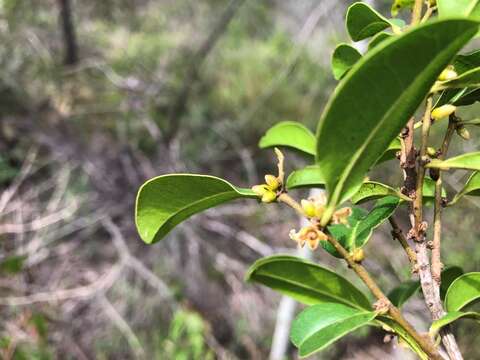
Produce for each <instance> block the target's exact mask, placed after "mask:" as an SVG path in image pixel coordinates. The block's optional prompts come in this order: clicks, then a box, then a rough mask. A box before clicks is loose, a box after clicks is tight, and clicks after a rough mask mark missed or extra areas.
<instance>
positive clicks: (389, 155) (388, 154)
mask: <svg viewBox="0 0 480 360" xmlns="http://www.w3.org/2000/svg"><path fill="white" fill-rule="evenodd" d="M401 148H402V145H401V143H400V139H399V138H395V139H393V141H392V142H391V143H390V145H388V148H387V150H385V152H384V153H383V154H382V156H381V157H380V159H378V160H377V162H376V164H380V163H382V162H384V161H388V160H392V159H396V158H397V153H398V152H399V151H400V149H401Z"/></svg>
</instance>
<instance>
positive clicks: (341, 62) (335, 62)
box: [332, 44, 362, 80]
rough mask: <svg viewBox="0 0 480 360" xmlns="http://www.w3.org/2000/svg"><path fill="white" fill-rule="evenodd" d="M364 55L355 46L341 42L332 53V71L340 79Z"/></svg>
mask: <svg viewBox="0 0 480 360" xmlns="http://www.w3.org/2000/svg"><path fill="white" fill-rule="evenodd" d="M361 57H362V54H360V53H359V52H358V50H357V49H355V48H354V47H353V46H350V45H348V44H340V45H338V46H337V47H336V48H335V51H334V52H333V55H332V73H333V77H334V78H335V79H336V80H340V79H341V78H343V77H344V76H345V74H346V73H347V72H348V70H350V69H351V68H352V66H353V65H355V63H356V62H357V61H358V60H359V59H360V58H361Z"/></svg>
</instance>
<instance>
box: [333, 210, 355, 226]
mask: <svg viewBox="0 0 480 360" xmlns="http://www.w3.org/2000/svg"><path fill="white" fill-rule="evenodd" d="M350 215H352V209H351V208H349V207H344V208H341V209H339V210H337V211H335V212H334V213H333V216H332V224H343V225H348V217H349V216H350Z"/></svg>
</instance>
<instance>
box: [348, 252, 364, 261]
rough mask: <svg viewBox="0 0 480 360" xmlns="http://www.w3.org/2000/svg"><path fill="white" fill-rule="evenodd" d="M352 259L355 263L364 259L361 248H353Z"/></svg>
mask: <svg viewBox="0 0 480 360" xmlns="http://www.w3.org/2000/svg"><path fill="white" fill-rule="evenodd" d="M351 255H352V260H353V261H355V262H356V263H361V262H362V261H363V259H365V252H364V251H363V249H355V250H354V251H353V252H352V253H351Z"/></svg>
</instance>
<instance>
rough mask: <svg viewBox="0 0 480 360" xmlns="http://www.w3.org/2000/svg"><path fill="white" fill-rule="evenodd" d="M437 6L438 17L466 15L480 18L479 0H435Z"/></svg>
mask: <svg viewBox="0 0 480 360" xmlns="http://www.w3.org/2000/svg"><path fill="white" fill-rule="evenodd" d="M437 6H438V15H439V16H440V17H462V16H468V17H471V18H474V19H477V20H478V19H480V1H479V0H437Z"/></svg>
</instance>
